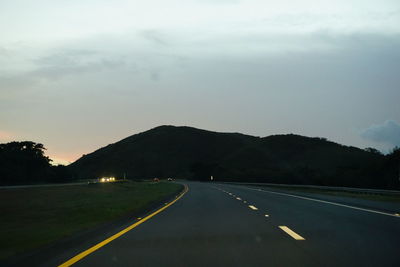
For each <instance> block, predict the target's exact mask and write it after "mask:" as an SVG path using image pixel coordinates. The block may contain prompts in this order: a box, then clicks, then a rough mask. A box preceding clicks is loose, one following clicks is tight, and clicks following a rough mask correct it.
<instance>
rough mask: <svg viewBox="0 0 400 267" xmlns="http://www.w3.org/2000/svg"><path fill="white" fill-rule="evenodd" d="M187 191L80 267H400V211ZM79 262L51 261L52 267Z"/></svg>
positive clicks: (213, 187) (219, 190)
mask: <svg viewBox="0 0 400 267" xmlns="http://www.w3.org/2000/svg"><path fill="white" fill-rule="evenodd" d="M187 185H188V187H189V191H188V192H187V193H186V194H185V195H184V196H183V197H182V198H181V199H179V200H178V201H176V202H175V203H174V204H172V205H171V206H169V207H168V208H166V209H165V210H163V211H162V212H160V213H158V214H156V215H154V216H153V217H152V218H150V219H149V220H147V221H145V222H144V223H142V224H140V225H138V226H137V227H135V228H134V229H132V230H131V231H129V232H127V233H125V234H124V235H122V236H120V237H119V238H117V239H115V240H113V241H112V242H110V243H108V244H107V245H105V246H103V247H101V248H99V249H97V250H95V251H93V252H92V253H90V254H88V255H87V256H86V257H84V258H82V259H81V260H79V261H78V262H76V263H75V264H74V265H73V266H363V267H365V266H400V217H399V216H398V215H396V214H395V213H396V211H395V210H393V207H391V210H388V209H385V210H379V209H376V207H374V208H372V209H370V208H367V207H365V206H363V207H361V208H360V209H359V206H353V205H352V204H351V203H350V204H348V205H344V204H343V203H341V204H340V203H339V205H336V204H335V201H334V199H332V198H331V199H330V200H329V201H327V202H324V201H320V200H317V201H316V200H313V199H312V198H311V197H309V198H308V197H307V198H299V197H295V196H291V195H287V194H276V193H272V192H268V191H266V190H268V189H263V190H259V189H256V188H250V187H248V186H239V185H227V184H213V183H198V182H187ZM357 201H358V202H357V203H358V204H359V202H360V200H357ZM397 212H400V210H397ZM95 244H96V243H94V244H93V245H95ZM74 255H76V251H71V252H69V251H65V253H64V254H63V255H49V259H48V261H47V265H52V266H54V265H57V264H61V263H63V262H65V261H67V260H68V259H70V258H71V257H73V256H74ZM56 263H57V264H56ZM43 266H46V263H43Z"/></svg>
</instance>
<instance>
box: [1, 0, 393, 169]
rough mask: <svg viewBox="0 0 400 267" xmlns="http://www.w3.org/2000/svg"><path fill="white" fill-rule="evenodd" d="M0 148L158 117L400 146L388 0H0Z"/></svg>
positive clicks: (118, 130) (63, 144) (105, 136)
mask: <svg viewBox="0 0 400 267" xmlns="http://www.w3.org/2000/svg"><path fill="white" fill-rule="evenodd" d="M0 36H1V37H0V143H4V142H9V141H13V140H31V141H35V142H40V143H43V144H44V145H45V147H46V148H47V149H48V150H47V155H48V156H50V158H52V159H53V160H55V161H56V162H59V163H68V162H72V161H74V160H76V159H78V158H79V157H80V156H81V155H82V154H87V153H90V152H93V151H94V150H96V149H98V148H100V147H103V146H105V145H107V144H110V143H113V142H116V141H119V140H120V139H122V138H124V137H127V136H130V135H132V134H135V133H139V132H142V131H145V130H148V129H150V128H153V127H156V126H159V125H165V124H167V125H187V126H193V127H197V128H202V129H207V130H213V131H223V132H241V133H245V134H251V135H256V136H267V135H271V134H284V133H296V134H301V135H306V136H319V137H325V138H327V139H329V140H332V141H335V142H338V143H341V144H345V145H352V146H357V147H360V148H365V147H375V148H377V149H379V150H381V151H383V152H388V151H390V149H392V148H393V147H394V146H396V145H397V146H400V1H399V0H392V1H391V0H373V1H369V0H352V1H345V0H337V1H332V0H330V1H324V0H304V1H301V0H299V1H293V0H279V1H268V0H260V1H256V0H254V1H240V0H237V1H236V0H186V1H178V0H176V1H175V0H160V1H154V0H147V1H131V0H129V1H128V0H126V1H124V0H115V1H109V0H108V1H106V0H85V1H81V0H80V1H78V0H56V1H55V0H35V1H33V0H32V1H29V0H25V1H23V0H0Z"/></svg>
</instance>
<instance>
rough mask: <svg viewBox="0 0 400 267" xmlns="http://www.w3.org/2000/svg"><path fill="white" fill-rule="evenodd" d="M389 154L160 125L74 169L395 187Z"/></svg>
mask: <svg viewBox="0 0 400 267" xmlns="http://www.w3.org/2000/svg"><path fill="white" fill-rule="evenodd" d="M384 158H385V157H384V156H383V155H380V154H378V153H371V152H368V151H365V150H362V149H359V148H355V147H348V146H343V145H340V144H337V143H334V142H331V141H327V140H326V139H324V138H317V137H314V138H312V137H305V136H300V135H294V134H286V135H271V136H267V137H263V138H261V137H255V136H250V135H244V134H240V133H219V132H212V131H206V130H201V129H196V128H192V127H187V126H180V127H177V126H166V125H165V126H159V127H156V128H153V129H151V130H148V131H145V132H142V133H139V134H135V135H132V136H129V137H127V138H125V139H122V140H121V141H119V142H116V143H114V144H110V145H108V146H106V147H103V148H100V149H98V150H96V151H94V152H93V153H90V154H87V155H85V156H83V157H82V158H80V159H78V160H77V161H76V162H74V163H72V164H71V165H70V166H69V168H70V169H71V170H72V171H73V172H74V173H75V174H76V176H77V177H79V178H95V177H99V176H103V175H114V176H120V177H122V176H123V175H124V174H125V175H126V176H127V177H128V178H130V179H146V178H154V177H160V178H166V177H175V178H184V179H196V180H208V179H209V177H210V176H211V175H213V176H214V177H215V179H216V180H220V181H228V180H229V181H257V182H278V183H296V184H317V185H337V186H359V187H376V188H393V187H394V186H397V185H396V179H394V178H393V177H391V176H390V175H386V174H385V175H383V173H384V168H385V164H384V162H385V161H384Z"/></svg>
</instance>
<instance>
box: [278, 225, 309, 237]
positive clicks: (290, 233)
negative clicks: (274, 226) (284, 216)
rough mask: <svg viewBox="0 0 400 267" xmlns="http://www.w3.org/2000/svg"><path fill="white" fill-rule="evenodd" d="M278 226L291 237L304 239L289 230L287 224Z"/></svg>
mask: <svg viewBox="0 0 400 267" xmlns="http://www.w3.org/2000/svg"><path fill="white" fill-rule="evenodd" d="M279 228H281V229H282V230H283V231H284V232H285V233H287V234H288V235H290V236H291V237H293V238H294V239H296V240H305V239H304V238H303V237H302V236H301V235H299V234H296V233H295V232H293V231H292V230H290V228H289V227H287V226H279Z"/></svg>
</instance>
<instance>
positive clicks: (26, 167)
mask: <svg viewBox="0 0 400 267" xmlns="http://www.w3.org/2000/svg"><path fill="white" fill-rule="evenodd" d="M44 151H45V147H44V146H43V145H42V144H39V143H35V142H31V141H24V142H10V143H6V144H0V185H22V184H38V183H59V182H68V181H70V180H71V179H72V175H71V172H70V171H69V169H68V168H67V167H66V166H61V165H59V166H52V165H51V164H50V162H51V159H49V158H48V157H47V156H45V155H44Z"/></svg>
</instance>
